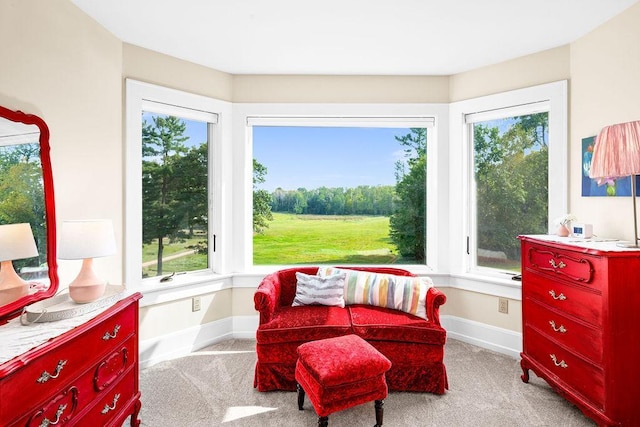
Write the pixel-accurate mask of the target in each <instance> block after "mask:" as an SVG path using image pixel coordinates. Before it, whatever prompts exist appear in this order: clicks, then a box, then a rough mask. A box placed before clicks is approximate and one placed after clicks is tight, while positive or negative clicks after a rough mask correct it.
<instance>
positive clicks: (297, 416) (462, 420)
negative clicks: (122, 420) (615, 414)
mask: <svg viewBox="0 0 640 427" xmlns="http://www.w3.org/2000/svg"><path fill="white" fill-rule="evenodd" d="M255 360H256V355H255V342H254V341H252V340H229V341H224V342H221V343H217V344H214V345H212V346H209V347H206V348H204V349H202V350H200V351H197V352H194V353H192V354H191V355H189V356H186V357H182V358H179V359H174V360H170V361H166V362H162V363H158V364H156V365H154V366H151V367H149V368H146V369H143V370H141V371H140V389H141V391H142V411H141V415H140V417H141V419H142V425H143V426H150V427H151V426H153V427H160V426H172V427H183V426H184V427H209V426H228V427H234V426H273V427H289V426H291V427H294V426H296V427H298V426H316V425H317V419H318V418H317V416H316V414H315V412H314V410H313V407H312V406H311V405H310V403H309V401H308V400H306V401H305V407H304V410H303V411H299V410H298V407H297V400H296V393H295V392H279V391H278V392H267V393H261V392H258V391H257V390H255V389H254V388H253V368H254V364H255ZM445 365H446V367H447V373H448V375H449V390H448V391H447V393H446V394H444V395H433V394H428V393H406V392H392V393H390V394H389V396H388V397H387V399H386V400H385V403H384V426H388V427H393V426H396V427H400V426H408V427H414V426H415V427H423V426H424V427H428V426H452V427H457V426H474V427H479V426H482V427H484V426H490V427H503V426H504V427H514V426H554V427H555V426H564V427H579V426H590V427H592V426H595V425H596V424H595V423H594V422H593V421H591V420H589V419H588V418H586V417H585V416H584V415H583V414H582V413H581V412H580V410H578V409H577V408H576V407H575V406H573V405H571V404H570V403H568V402H566V401H565V400H564V399H562V398H561V397H560V396H558V395H557V394H556V393H555V392H554V391H553V390H552V389H551V388H550V387H549V386H548V385H547V383H546V382H545V381H544V380H542V379H540V378H537V377H536V376H535V374H533V373H532V372H531V374H530V377H531V379H530V381H529V383H527V384H525V383H523V382H522V380H521V379H520V375H521V373H522V371H521V369H520V364H519V360H516V359H512V358H510V357H508V356H505V355H502V354H499V353H495V352H492V351H489V350H485V349H482V348H479V347H476V346H473V345H470V344H467V343H464V342H461V341H457V340H454V339H450V338H449V339H448V341H447V344H446V347H445ZM374 424H375V415H374V408H373V402H370V403H367V404H363V405H360V406H357V407H354V408H351V409H347V410H345V411H341V412H338V413H335V414H332V415H331V416H330V417H329V426H336V427H337V426H345V427H347V426H348V427H358V426H372V425H374Z"/></svg>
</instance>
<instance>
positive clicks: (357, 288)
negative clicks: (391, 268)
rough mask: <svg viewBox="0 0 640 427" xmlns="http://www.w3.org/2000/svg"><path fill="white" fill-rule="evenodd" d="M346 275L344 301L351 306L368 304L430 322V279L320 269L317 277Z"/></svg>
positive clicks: (330, 268) (326, 268) (327, 268)
mask: <svg viewBox="0 0 640 427" xmlns="http://www.w3.org/2000/svg"><path fill="white" fill-rule="evenodd" d="M338 273H345V274H346V277H345V282H344V301H345V304H346V305H349V304H368V305H374V306H377V307H386V308H393V309H395V310H400V311H404V312H405V313H409V314H413V315H415V316H418V317H421V318H423V319H427V309H426V299H427V291H428V290H429V288H431V287H432V286H433V282H432V281H431V279H430V278H428V277H411V276H396V275H393V274H383V273H374V272H370V271H358V270H348V269H339V268H335V267H320V268H319V269H318V273H317V274H318V276H323V277H324V276H331V275H334V274H338Z"/></svg>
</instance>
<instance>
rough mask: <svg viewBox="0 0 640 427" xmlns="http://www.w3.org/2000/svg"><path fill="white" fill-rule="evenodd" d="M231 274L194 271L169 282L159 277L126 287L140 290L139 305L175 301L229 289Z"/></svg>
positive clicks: (144, 305)
mask: <svg viewBox="0 0 640 427" xmlns="http://www.w3.org/2000/svg"><path fill="white" fill-rule="evenodd" d="M232 287H233V275H232V274H211V273H194V274H185V275H182V276H174V278H173V279H172V280H171V281H169V282H164V283H162V282H160V278H157V279H147V280H144V281H141V282H140V283H139V284H137V285H136V286H131V287H128V289H129V290H131V291H133V292H140V293H141V294H142V296H143V298H142V299H141V300H140V307H146V306H151V305H156V304H162V303H166V302H171V301H177V300H180V299H185V298H192V297H194V296H198V295H203V294H208V293H211V292H217V291H221V290H223V289H231V288H232Z"/></svg>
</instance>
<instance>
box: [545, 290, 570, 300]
mask: <svg viewBox="0 0 640 427" xmlns="http://www.w3.org/2000/svg"><path fill="white" fill-rule="evenodd" d="M549 295H551V297H552V298H553V299H559V300H560V301H564V300H566V299H567V297H565V296H564V294H563V293H560V295H556V291H554V290H553V289H551V290H550V291H549Z"/></svg>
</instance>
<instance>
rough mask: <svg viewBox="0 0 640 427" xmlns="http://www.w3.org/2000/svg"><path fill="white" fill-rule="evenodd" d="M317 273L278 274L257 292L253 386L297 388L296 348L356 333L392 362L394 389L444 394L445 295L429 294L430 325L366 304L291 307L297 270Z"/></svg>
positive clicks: (433, 291)
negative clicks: (442, 317) (442, 315)
mask: <svg viewBox="0 0 640 427" xmlns="http://www.w3.org/2000/svg"><path fill="white" fill-rule="evenodd" d="M349 268H352V269H359V270H365V271H374V272H380V273H387V274H396V275H403V276H411V273H410V272H408V271H406V270H402V269H397V268H387V267H385V268H356V267H349ZM317 270H318V269H317V267H299V268H291V269H286V270H280V271H277V272H275V273H273V274H270V275H268V276H267V277H265V278H264V280H263V281H262V282H261V284H260V285H259V286H258V289H257V290H256V293H255V296H254V302H255V308H256V310H258V311H259V312H260V325H259V326H258V330H257V332H256V352H257V359H258V360H257V363H256V371H255V380H254V386H255V387H257V388H258V390H260V391H269V390H292V391H293V390H295V388H296V385H295V367H296V360H297V352H296V349H297V348H298V346H300V345H301V344H303V343H306V342H310V341H315V340H320V339H325V338H331V337H338V336H343V335H348V334H356V335H358V336H360V337H362V338H364V339H365V340H366V341H367V342H369V343H370V344H371V345H372V346H373V347H375V348H376V349H377V350H378V351H380V352H381V353H382V354H384V355H385V356H386V357H387V358H388V359H389V360H390V361H391V363H392V367H391V369H390V370H389V371H388V372H387V374H386V381H387V384H388V387H389V389H390V390H397V391H423V392H432V393H438V394H442V393H444V392H445V389H446V388H447V387H448V384H447V374H446V370H445V366H444V363H443V358H444V343H445V341H446V331H445V330H444V329H443V328H442V327H441V325H440V313H439V307H440V305H442V304H444V303H445V301H446V297H445V295H444V294H443V293H442V292H441V291H439V290H438V289H436V288H431V289H429V292H428V293H427V299H426V312H427V316H428V319H429V320H428V321H427V320H424V319H421V318H419V317H416V316H413V315H411V314H408V313H404V312H401V311H397V310H392V309H387V308H381V307H374V306H368V305H351V306H347V307H345V308H340V307H327V306H302V307H291V303H292V302H293V299H294V296H295V292H296V278H295V273H296V271H300V272H303V273H305V274H316V273H317ZM369 400H371V399H369Z"/></svg>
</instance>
